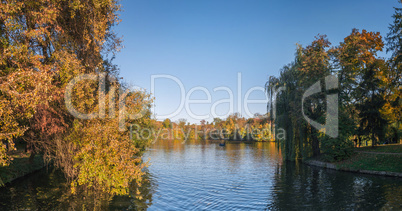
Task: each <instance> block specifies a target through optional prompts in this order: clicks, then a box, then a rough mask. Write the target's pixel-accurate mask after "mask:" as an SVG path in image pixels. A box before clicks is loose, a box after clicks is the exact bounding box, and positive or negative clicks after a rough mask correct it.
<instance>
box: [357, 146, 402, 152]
mask: <svg viewBox="0 0 402 211" xmlns="http://www.w3.org/2000/svg"><path fill="white" fill-rule="evenodd" d="M355 151H357V152H359V151H367V152H390V153H402V144H390V145H379V146H375V147H358V148H355Z"/></svg>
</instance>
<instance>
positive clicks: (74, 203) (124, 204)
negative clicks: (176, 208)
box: [0, 169, 156, 210]
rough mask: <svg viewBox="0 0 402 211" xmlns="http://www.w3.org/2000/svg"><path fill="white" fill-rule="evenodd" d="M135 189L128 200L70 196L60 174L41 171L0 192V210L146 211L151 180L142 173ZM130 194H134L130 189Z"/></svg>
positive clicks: (86, 194)
mask: <svg viewBox="0 0 402 211" xmlns="http://www.w3.org/2000/svg"><path fill="white" fill-rule="evenodd" d="M144 179H145V180H144V182H143V184H142V186H141V187H140V188H139V189H140V191H141V196H142V199H137V198H136V197H135V196H136V193H135V191H130V195H129V196H116V197H111V196H110V195H106V194H101V193H94V192H92V191H85V190H78V194H75V195H72V194H71V193H70V189H69V187H68V183H67V181H66V179H65V177H64V175H63V174H62V172H60V171H58V170H54V169H50V170H49V169H43V170H41V171H39V172H36V173H34V174H32V175H30V176H29V177H26V178H22V179H19V180H17V181H14V182H13V183H12V184H9V185H7V186H6V187H2V188H1V189H0V210H105V209H111V210H146V209H147V208H148V207H149V206H150V205H152V193H153V192H154V189H152V188H153V187H156V186H155V185H153V182H152V177H151V176H150V174H149V173H146V175H145V177H144ZM131 190H135V187H132V188H131Z"/></svg>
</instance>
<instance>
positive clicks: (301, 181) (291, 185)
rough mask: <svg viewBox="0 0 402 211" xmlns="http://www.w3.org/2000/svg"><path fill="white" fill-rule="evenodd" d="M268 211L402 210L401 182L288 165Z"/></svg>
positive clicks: (283, 168) (279, 172) (277, 176)
mask: <svg viewBox="0 0 402 211" xmlns="http://www.w3.org/2000/svg"><path fill="white" fill-rule="evenodd" d="M274 181H275V187H274V191H273V195H272V197H273V200H272V203H271V204H269V205H268V206H267V210H272V209H273V210H277V209H281V210H282V209H284V210H289V209H308V210H311V209H314V210H379V209H385V210H401V209H402V205H401V204H402V203H401V200H402V180H401V179H400V178H393V177H383V176H372V175H365V174H356V173H349V172H340V171H336V170H330V169H322V168H319V167H310V166H306V165H304V164H302V163H297V162H285V163H284V165H281V166H278V167H277V169H276V172H275V177H274Z"/></svg>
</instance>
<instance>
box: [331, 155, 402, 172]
mask: <svg viewBox="0 0 402 211" xmlns="http://www.w3.org/2000/svg"><path fill="white" fill-rule="evenodd" d="M335 164H336V165H337V166H338V168H343V169H345V168H346V169H352V170H371V171H388V172H399V173H402V155H393V154H368V153H356V154H355V155H354V156H352V157H351V158H350V159H348V160H345V161H341V162H338V163H335Z"/></svg>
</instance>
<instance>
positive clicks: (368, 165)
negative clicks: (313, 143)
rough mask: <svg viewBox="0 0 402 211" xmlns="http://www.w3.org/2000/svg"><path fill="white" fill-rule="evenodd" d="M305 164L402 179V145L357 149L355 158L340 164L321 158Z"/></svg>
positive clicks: (309, 160)
mask: <svg viewBox="0 0 402 211" xmlns="http://www.w3.org/2000/svg"><path fill="white" fill-rule="evenodd" d="M304 162H305V163H306V164H308V165H312V166H319V167H323V168H329V169H335V170H340V171H350V172H356V173H364V174H373V175H383V176H394V177H402V144H396V145H386V146H377V147H374V148H373V147H360V148H356V149H355V154H354V155H353V156H351V157H350V158H349V159H347V160H343V161H339V162H325V161H323V160H321V159H319V158H318V159H308V160H306V161H304Z"/></svg>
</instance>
